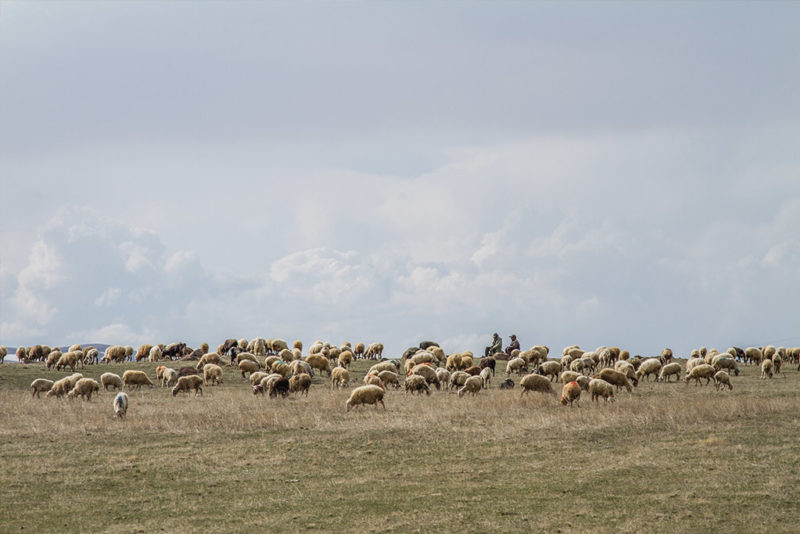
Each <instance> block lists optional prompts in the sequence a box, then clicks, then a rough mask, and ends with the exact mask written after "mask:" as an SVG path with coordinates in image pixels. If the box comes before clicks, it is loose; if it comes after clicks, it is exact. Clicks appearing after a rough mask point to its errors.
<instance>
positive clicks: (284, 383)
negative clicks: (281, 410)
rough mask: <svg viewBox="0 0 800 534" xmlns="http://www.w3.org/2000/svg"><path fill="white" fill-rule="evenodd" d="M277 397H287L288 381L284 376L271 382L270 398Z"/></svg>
mask: <svg viewBox="0 0 800 534" xmlns="http://www.w3.org/2000/svg"><path fill="white" fill-rule="evenodd" d="M278 395H280V396H281V397H283V398H284V399H285V398H286V397H288V396H289V379H288V378H286V377H285V376H281V377H280V378H278V379H277V380H275V381H274V382H272V384H271V386H270V388H269V396H270V397H277V396H278Z"/></svg>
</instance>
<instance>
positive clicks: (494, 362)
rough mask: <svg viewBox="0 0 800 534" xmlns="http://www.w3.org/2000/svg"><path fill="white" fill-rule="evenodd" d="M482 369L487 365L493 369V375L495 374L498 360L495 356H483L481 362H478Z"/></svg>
mask: <svg viewBox="0 0 800 534" xmlns="http://www.w3.org/2000/svg"><path fill="white" fill-rule="evenodd" d="M478 365H479V366H480V368H481V369H486V368H487V367H488V368H489V369H491V370H492V376H494V374H495V373H494V371H495V368H496V367H497V360H496V359H494V358H493V357H491V356H489V357H486V358H481V362H480V363H479V364H478Z"/></svg>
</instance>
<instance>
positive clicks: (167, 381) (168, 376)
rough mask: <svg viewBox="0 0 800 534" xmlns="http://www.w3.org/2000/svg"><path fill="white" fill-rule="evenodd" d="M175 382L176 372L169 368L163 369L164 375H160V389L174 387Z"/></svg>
mask: <svg viewBox="0 0 800 534" xmlns="http://www.w3.org/2000/svg"><path fill="white" fill-rule="evenodd" d="M177 381H178V371H176V370H175V369H170V368H166V369H164V373H163V374H162V375H161V387H170V386H174V385H175V382H177Z"/></svg>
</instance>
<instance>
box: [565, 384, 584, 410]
mask: <svg viewBox="0 0 800 534" xmlns="http://www.w3.org/2000/svg"><path fill="white" fill-rule="evenodd" d="M580 398H581V386H580V385H579V384H578V383H577V382H567V383H566V384H564V387H563V388H561V404H562V405H564V406H566V405H567V404H569V406H570V408H571V407H572V403H573V402H574V403H577V402H578V400H580Z"/></svg>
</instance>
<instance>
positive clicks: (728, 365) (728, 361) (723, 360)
mask: <svg viewBox="0 0 800 534" xmlns="http://www.w3.org/2000/svg"><path fill="white" fill-rule="evenodd" d="M711 367H713V368H714V371H719V370H721V369H731V370H733V374H735V375H736V376H739V364H737V363H736V360H735V359H734V358H731V357H728V356H726V355H724V354H719V355H717V356H715V357H714V359H713V360H712V362H711Z"/></svg>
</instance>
